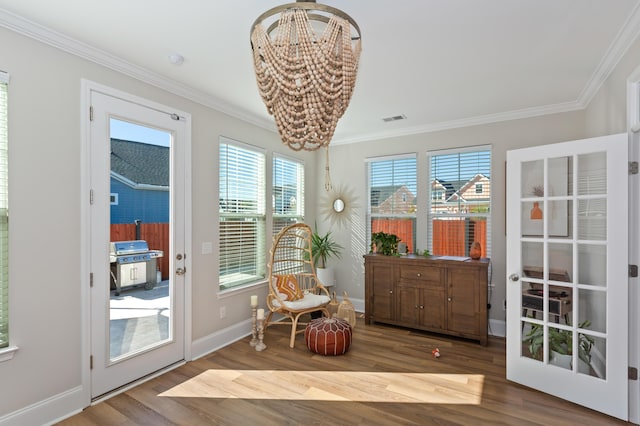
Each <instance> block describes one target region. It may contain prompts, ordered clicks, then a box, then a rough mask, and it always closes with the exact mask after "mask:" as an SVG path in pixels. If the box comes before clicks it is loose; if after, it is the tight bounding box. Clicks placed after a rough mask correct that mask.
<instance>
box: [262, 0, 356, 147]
mask: <svg viewBox="0 0 640 426" xmlns="http://www.w3.org/2000/svg"><path fill="white" fill-rule="evenodd" d="M279 12H282V13H281V14H280V18H279V19H278V20H275V21H274V22H273V23H272V24H270V25H269V26H268V27H267V29H266V30H265V26H264V25H267V22H266V21H267V20H268V19H269V18H272V17H273V15H275V14H277V13H279ZM320 27H323V29H322V28H320ZM320 30H321V31H320ZM352 30H353V34H352ZM251 47H252V49H253V59H254V66H255V72H256V80H257V82H258V90H259V91H260V95H261V96H262V99H263V101H264V103H265V105H266V106H267V111H268V112H269V114H272V115H273V116H274V118H275V121H276V125H277V127H278V131H279V133H280V137H281V138H282V142H283V143H285V144H287V145H288V146H289V148H291V149H293V150H295V151H299V150H302V149H304V150H307V151H313V150H316V149H318V148H321V147H327V148H328V146H329V142H330V141H331V138H332V137H333V133H334V131H335V129H336V125H337V124H338V119H339V118H340V117H342V115H343V114H344V112H345V111H346V109H347V107H348V106H349V101H350V100H351V94H352V93H353V89H354V87H355V83H356V73H357V70H358V58H359V57H360V50H361V45H360V28H359V27H358V25H357V24H356V22H355V21H354V20H353V19H352V18H351V17H350V16H349V15H347V14H345V13H344V12H342V11H341V10H338V9H335V8H333V7H329V6H326V5H322V4H316V2H315V0H312V1H302V0H297V2H296V3H289V4H285V5H282V6H277V7H274V8H273V9H270V10H268V11H266V12H265V13H263V14H262V15H260V16H259V17H258V19H256V21H255V22H254V23H253V25H252V27H251Z"/></svg>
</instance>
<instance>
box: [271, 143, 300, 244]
mask: <svg viewBox="0 0 640 426" xmlns="http://www.w3.org/2000/svg"><path fill="white" fill-rule="evenodd" d="M271 198H272V204H273V217H272V222H273V223H272V229H271V231H272V234H273V235H276V234H277V233H278V232H280V230H281V229H282V228H284V227H285V226H287V225H291V224H292V223H299V222H304V164H303V163H302V162H300V161H296V160H292V159H288V158H286V157H283V156H281V155H278V154H274V156H273V182H272V197H271Z"/></svg>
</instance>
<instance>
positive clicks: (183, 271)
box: [176, 268, 187, 275]
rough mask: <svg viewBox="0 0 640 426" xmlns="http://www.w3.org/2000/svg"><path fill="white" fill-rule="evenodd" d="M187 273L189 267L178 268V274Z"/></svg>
mask: <svg viewBox="0 0 640 426" xmlns="http://www.w3.org/2000/svg"><path fill="white" fill-rule="evenodd" d="M186 273H187V268H178V269H176V275H184V274H186Z"/></svg>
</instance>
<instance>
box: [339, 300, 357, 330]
mask: <svg viewBox="0 0 640 426" xmlns="http://www.w3.org/2000/svg"><path fill="white" fill-rule="evenodd" d="M343 294H344V300H343V301H342V302H340V305H339V306H338V312H337V313H336V316H337V317H338V318H342V319H343V320H345V321H347V322H348V323H349V325H351V327H354V328H355V326H356V308H355V307H354V306H353V303H352V302H351V300H349V295H348V294H347V292H346V291H345V292H344V293H343Z"/></svg>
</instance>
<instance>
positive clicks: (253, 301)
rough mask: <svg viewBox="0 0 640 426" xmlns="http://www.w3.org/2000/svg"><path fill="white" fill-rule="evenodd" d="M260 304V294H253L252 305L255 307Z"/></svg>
mask: <svg viewBox="0 0 640 426" xmlns="http://www.w3.org/2000/svg"><path fill="white" fill-rule="evenodd" d="M256 306H258V296H251V307H252V308H255V307H256Z"/></svg>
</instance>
